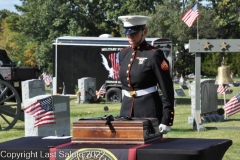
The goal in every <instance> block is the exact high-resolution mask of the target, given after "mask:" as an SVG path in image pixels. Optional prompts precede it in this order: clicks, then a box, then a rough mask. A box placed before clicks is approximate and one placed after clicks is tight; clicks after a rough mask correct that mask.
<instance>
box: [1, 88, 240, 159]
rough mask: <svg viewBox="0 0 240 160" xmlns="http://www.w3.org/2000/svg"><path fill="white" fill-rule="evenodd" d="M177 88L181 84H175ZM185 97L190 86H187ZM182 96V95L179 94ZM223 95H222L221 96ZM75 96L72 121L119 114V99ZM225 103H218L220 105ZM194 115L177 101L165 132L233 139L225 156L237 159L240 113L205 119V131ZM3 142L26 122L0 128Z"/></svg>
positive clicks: (171, 135)
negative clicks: (82, 100) (88, 100)
mask: <svg viewBox="0 0 240 160" xmlns="http://www.w3.org/2000/svg"><path fill="white" fill-rule="evenodd" d="M175 88H179V86H177V85H175ZM231 89H233V93H232V94H227V95H226V98H227V99H231V98H232V97H233V96H234V95H235V94H236V93H238V92H240V87H234V88H231ZM184 92H185V94H186V97H184V98H190V97H189V96H188V95H189V93H188V90H184ZM176 98H183V97H176ZM222 98H223V97H222V96H221V95H219V99H222ZM75 101H76V98H75V97H70V114H71V124H72V122H74V121H77V120H78V119H79V118H83V117H102V116H104V115H110V114H111V115H113V116H117V115H118V114H119V109H120V105H121V104H120V103H100V104H76V103H75ZM104 106H108V107H109V111H108V112H105V111H104V109H103V108H104ZM221 107H223V105H219V108H221ZM189 116H191V104H178V101H177V105H176V107H175V119H174V125H173V126H172V129H171V132H169V133H168V134H166V135H164V137H169V138H211V139H231V140H232V141H233V145H232V146H231V147H230V148H229V149H228V150H227V152H226V153H225V155H224V157H223V160H238V159H239V157H238V156H239V155H240V138H239V137H238V136H240V125H239V121H240V113H237V114H235V115H233V116H231V117H228V118H227V120H226V121H224V122H212V123H204V124H203V126H204V127H205V128H206V129H207V130H206V131H200V132H198V131H196V130H193V129H192V124H188V117H189ZM0 137H1V138H0V142H5V141H8V140H12V139H16V138H19V137H24V122H22V121H18V122H17V123H16V125H15V126H14V127H13V128H12V129H10V130H9V131H0Z"/></svg>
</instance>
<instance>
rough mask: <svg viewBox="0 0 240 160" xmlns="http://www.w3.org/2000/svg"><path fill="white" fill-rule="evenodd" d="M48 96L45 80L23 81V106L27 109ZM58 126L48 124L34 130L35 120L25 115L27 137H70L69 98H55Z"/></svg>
mask: <svg viewBox="0 0 240 160" xmlns="http://www.w3.org/2000/svg"><path fill="white" fill-rule="evenodd" d="M49 96H51V95H46V91H45V83H44V81H43V80H37V79H35V80H27V81H22V105H23V107H24V108H25V107H27V106H29V105H30V104H32V103H35V102H36V101H37V100H40V99H43V98H46V97H49ZM53 102H54V109H55V120H56V124H47V125H43V126H39V127H35V128H34V123H35V118H34V117H33V116H32V115H29V114H27V113H24V116H25V118H24V119H25V120H24V121H25V136H51V135H52V136H54V135H55V133H57V134H59V135H70V111H69V108H70V107H69V106H70V104H69V97H67V96H53Z"/></svg>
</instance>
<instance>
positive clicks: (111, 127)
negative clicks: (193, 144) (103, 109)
mask: <svg viewBox="0 0 240 160" xmlns="http://www.w3.org/2000/svg"><path fill="white" fill-rule="evenodd" d="M72 134H73V136H72V143H89V144H92V143H97V144H145V143H150V142H154V141H157V140H160V139H161V135H160V134H159V128H158V120H157V119H156V118H145V119H135V120H134V119H133V120H113V121H110V122H107V121H106V120H97V119H96V120H94V119H92V120H91V119H83V120H81V119H80V120H79V121H77V122H73V132H72Z"/></svg>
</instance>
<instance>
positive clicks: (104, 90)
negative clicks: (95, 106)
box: [97, 84, 106, 99]
mask: <svg viewBox="0 0 240 160" xmlns="http://www.w3.org/2000/svg"><path fill="white" fill-rule="evenodd" d="M105 93H106V86H105V84H103V85H102V87H101V88H100V89H99V91H98V94H97V99H98V98H99V97H100V95H102V94H105Z"/></svg>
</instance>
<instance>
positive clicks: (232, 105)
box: [223, 92, 240, 117]
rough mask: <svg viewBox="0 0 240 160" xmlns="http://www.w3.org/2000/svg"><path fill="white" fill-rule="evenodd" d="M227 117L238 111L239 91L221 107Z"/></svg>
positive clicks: (239, 102)
mask: <svg viewBox="0 0 240 160" xmlns="http://www.w3.org/2000/svg"><path fill="white" fill-rule="evenodd" d="M223 109H224V110H225V113H226V115H227V117H229V116H231V115H233V114H235V113H237V112H239V111H240V92H239V93H238V94H237V95H235V96H234V97H233V98H232V99H230V100H229V101H228V102H227V103H226V104H225V106H224V107H223Z"/></svg>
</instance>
